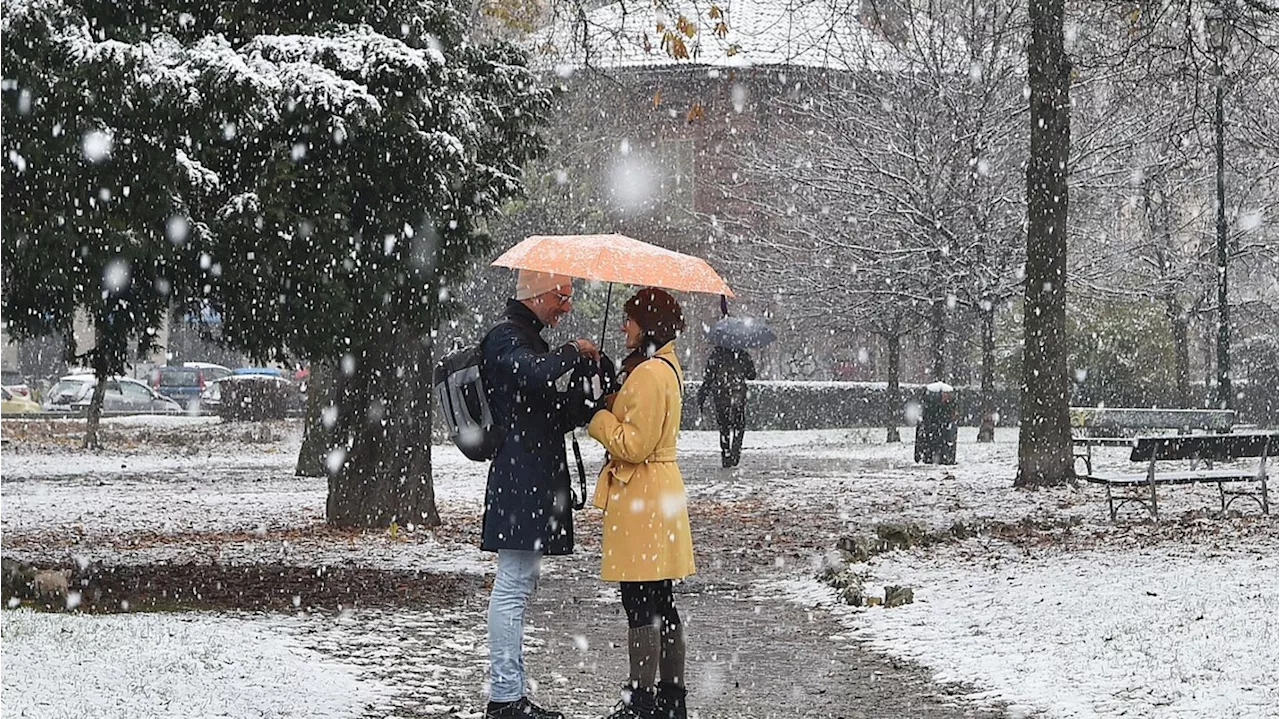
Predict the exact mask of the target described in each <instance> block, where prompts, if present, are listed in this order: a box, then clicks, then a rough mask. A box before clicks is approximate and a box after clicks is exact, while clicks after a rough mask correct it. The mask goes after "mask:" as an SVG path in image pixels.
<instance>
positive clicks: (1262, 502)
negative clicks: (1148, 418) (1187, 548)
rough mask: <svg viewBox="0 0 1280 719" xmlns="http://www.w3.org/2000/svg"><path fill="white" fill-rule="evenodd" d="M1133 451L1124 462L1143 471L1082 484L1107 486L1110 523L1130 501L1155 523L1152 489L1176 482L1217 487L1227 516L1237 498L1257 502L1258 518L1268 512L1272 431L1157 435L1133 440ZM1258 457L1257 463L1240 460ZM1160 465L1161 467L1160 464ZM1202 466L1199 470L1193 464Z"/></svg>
mask: <svg viewBox="0 0 1280 719" xmlns="http://www.w3.org/2000/svg"><path fill="white" fill-rule="evenodd" d="M1129 441H1131V442H1133V451H1132V452H1130V453H1129V461H1131V462H1145V463H1146V465H1147V471H1146V472H1144V473H1140V474H1138V473H1135V474H1109V473H1106V474H1093V473H1092V472H1090V473H1089V474H1088V475H1086V476H1085V478H1084V479H1085V481H1087V482H1092V483H1094V484H1102V485H1105V486H1106V488H1107V507H1108V509H1110V510H1111V521H1113V522H1114V521H1115V519H1116V510H1118V509H1119V508H1120V507H1122V506H1124V505H1125V504H1128V503H1130V502H1136V503H1138V504H1141V505H1142V506H1143V507H1145V508H1146V510H1147V511H1148V512H1150V513H1151V516H1152V517H1153V518H1155V519H1157V520H1158V519H1160V513H1159V508H1158V506H1157V504H1156V486H1157V485H1162V484H1164V485H1175V484H1217V485H1218V497H1219V500H1220V501H1221V504H1222V511H1223V512H1226V511H1227V508H1228V507H1230V506H1231V503H1232V502H1233V501H1235V500H1236V499H1238V498H1240V497H1248V498H1250V499H1252V500H1253V501H1255V502H1257V503H1258V506H1260V507H1261V508H1262V513H1263V514H1270V512H1271V505H1270V498H1269V497H1268V494H1267V481H1268V479H1269V478H1270V476H1269V475H1270V470H1269V464H1270V462H1269V459H1270V458H1271V457H1275V456H1276V455H1277V449H1278V448H1280V433H1277V432H1241V433H1238V434H1189V435H1162V436H1158V437H1136V438H1132V439H1130V440H1129ZM1254 457H1257V458H1258V463H1257V465H1256V466H1253V463H1251V462H1248V463H1245V462H1239V461H1238V460H1245V459H1251V458H1254ZM1175 461H1181V462H1186V461H1190V465H1189V469H1188V468H1186V467H1187V465H1182V467H1179V468H1173V467H1171V466H1170V465H1169V464H1168V463H1169V462H1175ZM1214 462H1236V464H1235V465H1233V466H1230V467H1217V468H1214V467H1213V463H1214ZM1161 463H1165V464H1161ZM1202 463H1203V464H1204V465H1205V467H1204V468H1203V469H1198V466H1199V465H1201V464H1202ZM1237 483H1246V484H1250V485H1253V486H1252V487H1247V488H1245V489H1227V487H1226V485H1228V484H1237ZM1112 487H1118V488H1122V489H1125V490H1128V493H1126V494H1121V495H1119V496H1115V495H1113V494H1112V491H1111V489H1112Z"/></svg>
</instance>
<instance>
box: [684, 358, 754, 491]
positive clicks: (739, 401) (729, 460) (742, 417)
mask: <svg viewBox="0 0 1280 719" xmlns="http://www.w3.org/2000/svg"><path fill="white" fill-rule="evenodd" d="M755 378H756V365H755V363H754V362H752V361H751V355H750V354H747V351H746V350H734V349H728V348H727V347H716V348H715V349H713V350H711V355H710V356H709V357H707V370H706V374H705V375H704V376H703V379H702V387H700V388H699V389H698V408H699V409H701V408H702V406H703V405H704V404H706V401H707V396H708V395H710V396H711V400H712V402H714V403H715V407H716V425H717V426H718V427H719V428H720V464H721V466H724V467H736V466H738V461H739V460H740V459H741V457H742V437H743V435H745V434H746V431H747V380H750V379H755Z"/></svg>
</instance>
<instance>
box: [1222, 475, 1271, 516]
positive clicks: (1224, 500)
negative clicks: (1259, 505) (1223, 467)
mask: <svg viewBox="0 0 1280 719" xmlns="http://www.w3.org/2000/svg"><path fill="white" fill-rule="evenodd" d="M1218 501H1219V502H1221V503H1222V513H1223V514H1226V513H1227V490H1226V489H1224V488H1223V487H1222V482H1218ZM1263 504H1266V502H1263ZM1264 513H1265V512H1264Z"/></svg>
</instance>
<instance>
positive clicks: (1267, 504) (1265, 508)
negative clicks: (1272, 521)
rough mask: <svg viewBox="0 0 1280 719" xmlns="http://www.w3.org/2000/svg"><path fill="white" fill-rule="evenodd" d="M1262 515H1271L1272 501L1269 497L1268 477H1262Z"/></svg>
mask: <svg viewBox="0 0 1280 719" xmlns="http://www.w3.org/2000/svg"><path fill="white" fill-rule="evenodd" d="M1262 513H1263V514H1271V501H1270V499H1269V498H1268V496H1267V475H1265V474H1264V475H1262Z"/></svg>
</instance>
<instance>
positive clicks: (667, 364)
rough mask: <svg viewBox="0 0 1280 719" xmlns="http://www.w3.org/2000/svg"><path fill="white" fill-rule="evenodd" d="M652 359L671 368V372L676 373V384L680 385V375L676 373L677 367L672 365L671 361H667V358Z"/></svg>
mask: <svg viewBox="0 0 1280 719" xmlns="http://www.w3.org/2000/svg"><path fill="white" fill-rule="evenodd" d="M652 359H656V360H662V363H663V364H665V365H666V366H668V367H670V368H671V371H672V372H675V373H676V383H677V384H678V383H679V382H680V373H679V372H677V371H676V366H675V365H673V364H671V360H669V359H667V358H666V357H653V358H652Z"/></svg>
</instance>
